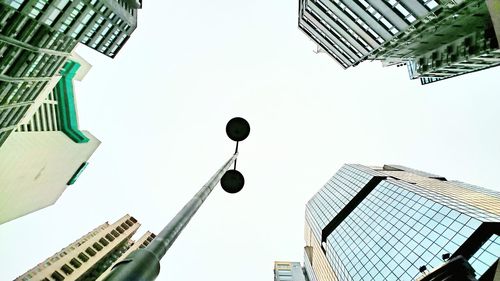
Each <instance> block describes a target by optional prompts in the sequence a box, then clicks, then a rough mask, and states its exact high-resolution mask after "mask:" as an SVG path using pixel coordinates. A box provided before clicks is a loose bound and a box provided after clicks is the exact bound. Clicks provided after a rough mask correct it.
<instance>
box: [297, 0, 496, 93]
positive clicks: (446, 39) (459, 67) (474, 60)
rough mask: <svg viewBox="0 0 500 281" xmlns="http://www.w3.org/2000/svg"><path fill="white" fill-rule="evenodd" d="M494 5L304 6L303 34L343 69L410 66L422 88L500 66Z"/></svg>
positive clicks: (369, 2) (377, 0) (320, 1)
mask: <svg viewBox="0 0 500 281" xmlns="http://www.w3.org/2000/svg"><path fill="white" fill-rule="evenodd" d="M499 14H500V4H498V1H495V0H487V1H485V0H469V1H464V0H423V1H420V0H405V1H396V0H384V1H382V0H357V1H351V0H349V1H344V0H300V1H299V28H300V29H301V30H302V31H303V32H304V33H306V35H307V36H309V37H310V38H311V39H312V40H313V41H315V42H316V43H317V44H318V46H319V47H320V48H321V50H323V51H324V52H325V53H328V54H329V55H330V56H331V57H332V58H333V59H335V60H336V61H337V62H338V63H339V64H340V65H341V66H342V67H343V68H348V67H350V66H356V65H357V64H359V63H360V62H362V61H365V60H379V61H382V63H383V65H384V66H389V65H397V66H403V65H406V67H407V69H408V73H409V76H410V78H411V79H420V81H421V83H422V84H427V83H431V82H435V81H439V80H442V79H446V78H451V77H455V76H458V75H462V74H466V73H470V72H474V71H479V70H483V69H486V68H490V67H494V66H498V65H500V48H499V44H500V22H499V21H500V20H499V17H500V16H499Z"/></svg>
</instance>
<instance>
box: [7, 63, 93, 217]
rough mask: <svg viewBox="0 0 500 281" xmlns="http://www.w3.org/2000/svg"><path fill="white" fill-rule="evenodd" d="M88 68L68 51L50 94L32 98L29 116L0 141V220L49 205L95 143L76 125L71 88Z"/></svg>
mask: <svg viewBox="0 0 500 281" xmlns="http://www.w3.org/2000/svg"><path fill="white" fill-rule="evenodd" d="M89 69H90V64H88V63H87V62H86V61H85V60H83V59H82V58H80V57H78V56H77V55H76V54H73V55H72V57H71V59H70V60H68V61H67V62H66V64H65V65H64V68H63V69H62V70H61V78H60V80H59V81H58V83H57V84H56V85H55V86H54V88H53V90H52V91H51V92H50V93H49V95H48V96H47V97H46V98H45V99H43V100H42V99H36V100H35V102H34V105H35V106H34V107H33V108H32V109H35V108H37V110H36V111H33V112H30V115H31V116H32V117H31V118H30V119H27V120H26V121H24V122H22V123H21V125H18V127H17V128H16V129H15V130H14V132H12V133H10V136H9V137H8V138H7V139H6V141H5V142H4V143H3V144H2V145H1V146H0V224H2V223H4V222H7V221H10V220H12V219H15V218H18V217H20V216H23V215H25V214H28V213H31V212H34V211H36V210H39V209H42V208H45V207H47V206H49V205H52V204H54V203H55V202H56V201H57V199H58V198H59V197H60V196H61V194H62V193H63V192H64V191H65V190H66V188H67V186H69V185H72V184H74V183H75V181H76V179H77V178H78V176H79V175H80V174H81V173H82V171H83V170H84V169H85V167H87V164H88V160H89V158H90V157H91V155H92V154H93V153H94V151H95V150H96V149H97V147H98V146H99V145H100V141H99V140H98V139H96V138H95V137H94V136H93V135H92V134H90V133H89V132H87V131H81V130H80V129H79V126H78V116H77V111H76V105H75V97H74V93H73V80H81V79H83V77H84V75H85V74H86V73H87V72H88V70H89ZM20 190H21V191H22V192H19V191H20Z"/></svg>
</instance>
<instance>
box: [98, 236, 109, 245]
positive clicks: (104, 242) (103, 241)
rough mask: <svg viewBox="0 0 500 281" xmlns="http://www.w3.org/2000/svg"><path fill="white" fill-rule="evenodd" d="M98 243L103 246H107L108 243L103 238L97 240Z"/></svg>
mask: <svg viewBox="0 0 500 281" xmlns="http://www.w3.org/2000/svg"><path fill="white" fill-rule="evenodd" d="M99 243H101V244H103V245H104V246H108V244H109V242H108V240H106V239H105V238H104V237H103V238H101V239H99Z"/></svg>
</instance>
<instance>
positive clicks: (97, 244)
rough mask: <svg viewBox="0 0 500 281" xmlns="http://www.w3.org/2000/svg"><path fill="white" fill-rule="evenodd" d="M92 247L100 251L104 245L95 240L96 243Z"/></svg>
mask: <svg viewBox="0 0 500 281" xmlns="http://www.w3.org/2000/svg"><path fill="white" fill-rule="evenodd" d="M92 247H94V249H96V250H97V251H100V250H102V248H103V247H102V245H101V244H99V242H95V243H94V244H92Z"/></svg>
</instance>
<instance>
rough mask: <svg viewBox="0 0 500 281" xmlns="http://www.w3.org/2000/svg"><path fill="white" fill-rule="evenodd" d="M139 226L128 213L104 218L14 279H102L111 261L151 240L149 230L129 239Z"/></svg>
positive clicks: (109, 268) (113, 261)
mask: <svg viewBox="0 0 500 281" xmlns="http://www.w3.org/2000/svg"><path fill="white" fill-rule="evenodd" d="M139 226H140V224H139V223H138V222H137V220H136V219H135V218H134V217H132V216H130V215H125V216H124V217H122V218H120V219H119V220H118V221H117V222H115V223H113V224H109V223H107V222H106V223H104V224H102V225H100V226H98V227H97V228H95V229H93V230H92V231H90V232H89V233H87V234H85V235H84V236H83V237H81V238H80V239H78V240H76V241H75V242H73V243H71V244H69V245H68V246H67V247H66V248H64V249H62V250H61V251H59V252H57V253H56V254H54V255H53V256H51V257H49V258H47V259H46V260H44V261H43V262H41V263H39V264H38V265H37V266H35V267H33V268H32V269H30V270H28V271H27V272H26V273H24V274H23V275H21V276H19V277H18V278H16V279H15V280H19V281H25V280H42V281H49V280H50V281H52V280H56V281H60V280H79V281H87V280H88V281H91V280H92V281H94V280H102V279H103V278H104V277H105V276H106V275H107V274H108V273H109V271H110V270H111V267H112V265H113V264H115V263H116V262H118V261H120V260H122V259H123V258H124V257H126V256H127V255H128V254H130V253H131V252H132V251H134V250H135V249H137V248H143V247H145V246H147V245H148V244H149V242H151V241H152V240H153V238H154V237H155V235H154V234H153V233H151V232H146V233H145V234H144V235H142V236H141V237H140V238H139V239H138V240H137V241H133V240H131V238H132V236H133V235H134V234H135V232H136V231H137V229H138V228H139Z"/></svg>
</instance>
